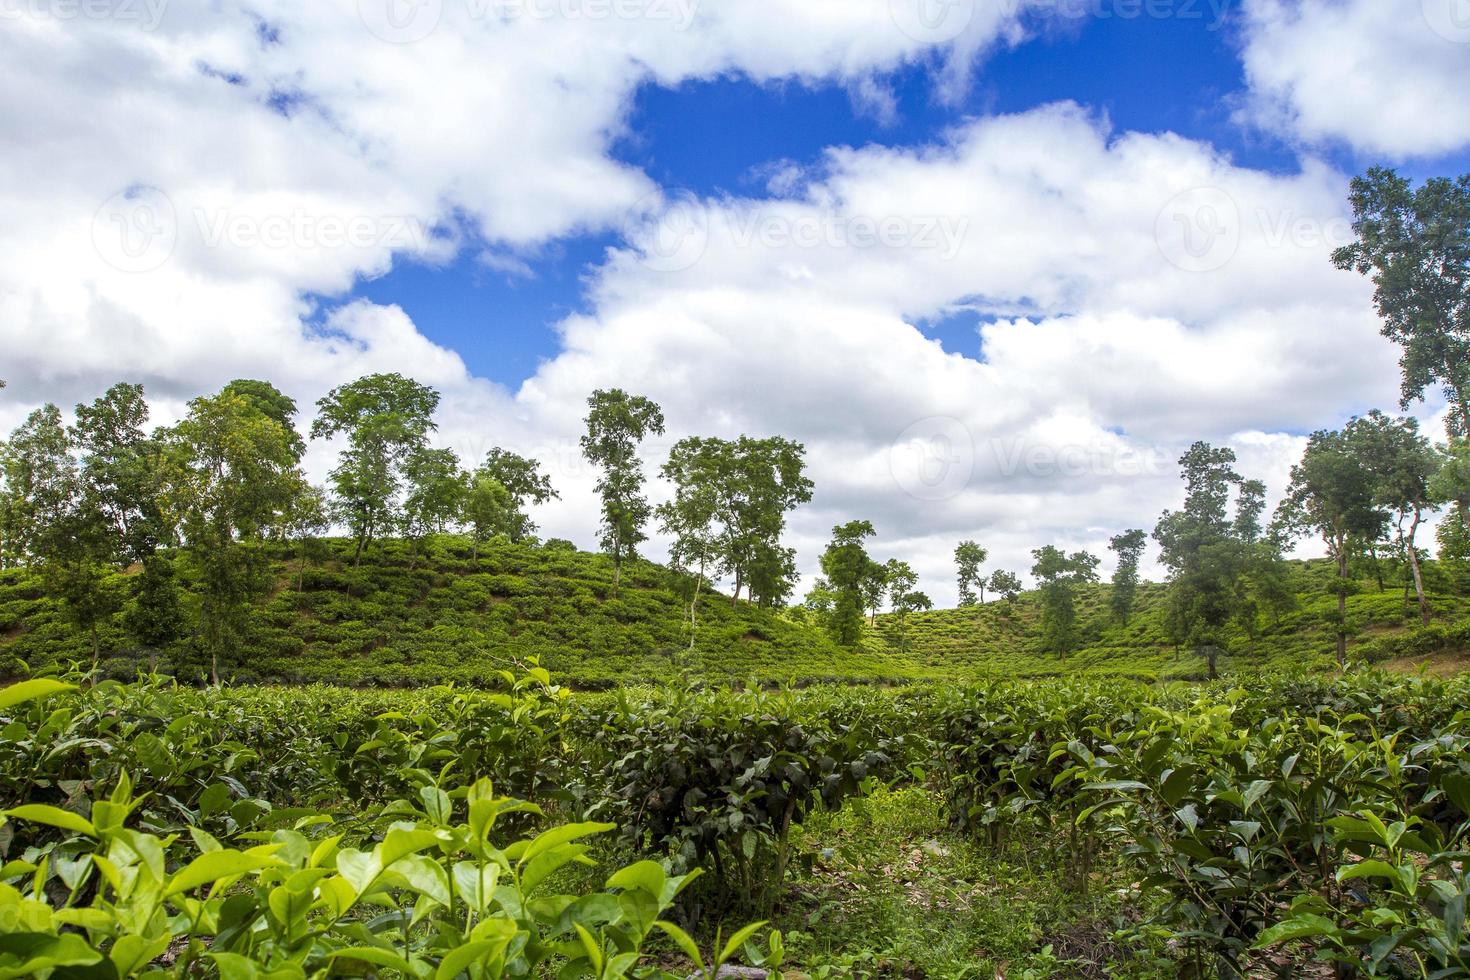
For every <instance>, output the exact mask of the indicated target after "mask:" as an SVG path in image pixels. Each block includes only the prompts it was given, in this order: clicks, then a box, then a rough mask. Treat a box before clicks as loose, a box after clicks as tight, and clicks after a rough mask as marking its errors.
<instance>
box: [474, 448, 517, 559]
mask: <svg viewBox="0 0 1470 980" xmlns="http://www.w3.org/2000/svg"><path fill="white" fill-rule="evenodd" d="M462 516H463V519H464V522H465V524H466V525H468V527H469V531H470V542H471V554H472V556H473V558H474V560H475V561H479V560H480V545H482V544H484V543H485V542H487V541H489V540H490V539H491V538H494V537H496V536H497V535H502V534H503V535H505V536H506V537H507V538H508V537H510V536H511V533H512V532H513V531H515V530H516V529H517V528H518V527H521V526H522V525H521V514H520V508H518V507H517V506H516V498H515V497H514V496H512V495H511V492H510V491H509V490H507V489H506V488H505V484H503V483H501V482H500V481H499V480H497V479H495V477H493V476H491V475H490V474H489V473H488V472H486V470H485V468H484V467H481V468H480V469H478V470H476V471H475V472H474V474H473V475H471V476H470V479H469V485H468V486H467V487H466V488H465V495H464V512H463V515H462Z"/></svg>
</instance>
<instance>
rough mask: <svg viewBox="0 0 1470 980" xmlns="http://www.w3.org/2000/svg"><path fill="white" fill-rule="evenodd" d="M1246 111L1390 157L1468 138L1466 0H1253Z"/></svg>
mask: <svg viewBox="0 0 1470 980" xmlns="http://www.w3.org/2000/svg"><path fill="white" fill-rule="evenodd" d="M1244 15H1245V17H1244V19H1245V23H1244V41H1245V45H1244V52H1243V57H1244V61H1245V72H1246V80H1247V83H1248V85H1249V87H1250V96H1249V98H1248V100H1247V103H1246V106H1245V108H1244V110H1243V112H1242V118H1243V119H1245V120H1248V121H1251V122H1255V123H1256V124H1258V125H1262V126H1264V127H1266V128H1268V129H1271V130H1274V131H1276V132H1279V133H1283V134H1286V135H1288V136H1290V137H1293V138H1295V139H1298V140H1300V141H1302V142H1305V143H1307V144H1322V143H1329V142H1341V143H1346V144H1348V145H1350V146H1352V147H1353V148H1355V149H1357V150H1360V151H1363V152H1367V153H1374V154H1381V155H1384V156H1387V157H1389V158H1392V159H1403V158H1407V157H1415V156H1433V155H1436V154H1445V153H1451V152H1454V151H1456V150H1459V149H1461V148H1463V147H1465V146H1467V145H1470V113H1467V112H1466V111H1465V93H1466V92H1467V91H1470V4H1467V3H1466V0H1248V2H1247V3H1246V5H1245V8H1244Z"/></svg>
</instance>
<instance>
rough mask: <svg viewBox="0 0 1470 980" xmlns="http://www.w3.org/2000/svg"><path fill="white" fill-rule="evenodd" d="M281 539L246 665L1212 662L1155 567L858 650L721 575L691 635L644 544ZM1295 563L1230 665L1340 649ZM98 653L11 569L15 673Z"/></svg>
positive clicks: (149, 656)
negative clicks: (617, 571) (1123, 597)
mask: <svg viewBox="0 0 1470 980" xmlns="http://www.w3.org/2000/svg"><path fill="white" fill-rule="evenodd" d="M265 557H266V558H267V559H268V561H269V563H270V566H269V567H270V570H269V575H270V581H271V589H270V591H269V594H268V596H267V597H266V598H265V599H263V600H262V601H260V602H258V603H257V604H255V606H254V607H253V608H252V609H251V613H250V616H249V619H248V622H247V623H246V624H245V625H244V638H243V641H242V642H241V643H240V645H239V652H238V655H237V656H236V657H235V658H234V660H233V662H232V663H230V664H228V665H226V668H225V674H226V675H227V676H229V677H231V678H233V679H235V680H239V681H246V682H281V683H302V682H312V681H324V682H332V683H340V684H349V685H405V684H433V683H440V682H457V683H467V684H478V683H484V682H486V681H488V680H490V679H492V678H493V677H494V676H495V674H496V672H497V671H499V670H503V669H507V668H509V667H511V666H513V665H514V664H516V663H525V662H527V661H528V660H529V659H530V658H533V657H534V658H537V659H538V660H539V661H540V663H541V665H542V666H544V667H546V668H547V669H548V670H550V671H552V672H553V673H554V674H556V675H557V676H558V678H559V679H561V680H563V681H565V682H567V683H571V684H573V685H576V686H580V687H606V686H611V685H613V684H618V683H637V682H641V681H650V680H657V679H668V678H671V677H681V676H687V677H688V678H690V679H691V680H697V679H707V680H712V681H730V680H747V679H760V680H763V681H796V682H799V683H812V682H817V681H823V680H836V681H895V682H897V681H905V680H917V679H924V678H949V677H973V676H978V675H999V676H1022V677H1048V676H1058V675H1070V674H1077V673H1092V674H1115V675H1126V676H1134V677H1140V678H1149V679H1151V678H1163V679H1176V678H1177V679H1183V678H1197V677H1201V676H1203V674H1204V665H1203V663H1202V662H1201V660H1200V658H1198V657H1197V656H1195V655H1194V654H1193V653H1192V652H1190V651H1187V650H1186V651H1177V650H1175V648H1174V647H1173V645H1172V644H1171V643H1170V641H1169V639H1168V636H1167V633H1166V631H1165V628H1164V619H1163V599H1164V587H1163V586H1161V585H1157V584H1151V583H1144V584H1143V585H1142V586H1141V587H1140V589H1139V595H1138V603H1137V609H1136V611H1135V613H1134V615H1133V617H1132V618H1131V620H1130V622H1129V623H1128V625H1126V626H1124V625H1121V624H1119V623H1116V622H1114V621H1113V620H1112V617H1111V616H1110V615H1109V613H1108V611H1107V596H1108V587H1107V586H1105V585H1100V586H1094V587H1091V588H1089V589H1086V590H1085V591H1084V592H1083V593H1082V594H1081V595H1080V596H1079V602H1078V614H1079V625H1080V627H1081V632H1082V635H1083V643H1082V646H1081V648H1080V649H1079V650H1077V651H1076V652H1075V653H1073V654H1072V655H1071V656H1069V657H1066V658H1060V657H1057V656H1055V655H1053V654H1050V653H1046V652H1043V651H1042V650H1041V649H1040V639H1039V637H1040V631H1039V629H1038V624H1037V620H1038V616H1039V608H1038V604H1037V601H1036V597H1035V596H1034V595H1032V594H1029V593H1027V594H1022V595H1021V596H1020V597H1018V598H1017V599H1016V600H1015V601H1014V602H1012V603H1007V602H1004V601H991V602H989V603H987V604H985V605H983V606H977V607H972V608H968V609H947V610H936V611H933V612H927V613H916V614H913V615H911V616H910V617H908V621H907V624H906V633H907V637H906V638H905V637H904V636H902V635H901V633H902V632H903V631H901V628H900V624H899V622H898V621H897V620H896V618H895V617H893V616H891V615H883V616H879V617H878V618H877V622H876V625H875V626H874V627H872V628H869V629H867V630H866V631H865V636H864V641H863V643H862V645H861V647H860V648H859V649H857V650H844V649H842V648H839V647H837V646H836V645H835V644H833V642H832V641H831V639H830V638H829V637H828V636H827V634H826V632H825V631H824V630H823V629H821V628H820V627H819V626H818V625H817V624H815V623H813V622H809V621H807V620H806V618H805V617H804V616H803V615H802V612H801V611H800V610H793V611H791V612H788V613H785V614H777V613H772V612H769V611H766V610H762V609H757V608H754V607H751V606H750V605H748V604H746V603H740V604H739V605H737V606H732V605H731V603H730V601H729V598H728V597H727V596H722V595H719V594H718V593H715V594H707V595H706V596H704V597H703V598H702V599H701V602H700V628H699V631H698V636H697V639H696V642H695V645H694V648H693V649H692V650H690V649H689V648H688V632H687V627H686V625H685V622H684V609H683V605H682V602H681V600H680V599H679V598H678V596H677V594H676V591H675V589H676V583H675V581H674V579H673V577H672V576H671V574H670V573H669V572H668V571H667V570H666V569H664V568H662V567H661V566H658V565H655V564H652V563H648V562H638V563H635V564H633V565H632V566H630V567H628V568H626V569H625V571H624V575H623V584H622V589H621V594H619V595H616V596H615V595H614V594H613V588H612V566H611V563H610V562H609V560H608V559H607V558H605V557H604V556H602V555H598V554H589V553H585V552H578V551H575V550H572V549H571V548H570V547H569V546H567V545H565V544H563V545H561V546H558V545H555V544H553V545H550V546H541V545H515V544H509V543H499V544H492V545H489V546H487V547H485V548H482V549H481V552H480V554H479V556H478V558H476V557H474V556H472V554H471V550H470V546H469V543H468V542H467V541H465V540H463V539H459V538H454V537H445V538H441V539H438V540H436V541H434V542H433V543H432V544H431V545H430V546H429V553H428V554H427V556H421V557H419V558H418V560H414V559H413V558H412V556H411V555H410V554H409V551H408V549H407V548H406V546H405V545H403V544H402V543H401V542H396V541H389V542H384V543H381V544H379V545H376V546H374V548H373V549H372V550H371V551H370V552H369V553H368V554H367V555H366V556H365V557H364V559H363V561H362V563H361V565H360V566H359V567H354V566H353V564H352V562H351V560H350V549H349V546H348V544H347V543H346V542H342V541H328V542H325V547H324V548H323V551H322V553H321V554H319V555H318V556H317V557H316V560H315V561H314V562H310V563H307V564H305V565H304V566H303V565H302V564H301V562H300V559H299V556H298V555H297V554H296V552H295V551H294V549H292V548H288V547H287V546H284V545H272V546H268V547H267V548H266V550H265ZM178 567H179V572H180V576H181V579H182V580H183V581H184V583H185V584H186V585H187V583H188V576H189V574H190V570H189V569H188V568H187V567H185V566H184V564H183V563H182V562H179V563H178ZM132 574H135V573H129V574H124V575H118V576H114V578H113V580H112V581H111V583H110V585H111V588H113V589H115V590H116V591H117V593H118V594H119V595H128V594H131V591H132V589H131V583H130V582H129V581H128V580H129V579H130V578H131V577H132ZM1295 574H1296V576H1297V579H1298V581H1297V583H1296V588H1297V592H1298V602H1297V607H1296V609H1295V610H1294V611H1292V612H1291V613H1289V614H1287V615H1285V616H1283V617H1282V619H1281V621H1280V622H1279V623H1276V624H1270V625H1267V626H1265V627H1263V629H1262V631H1261V634H1260V636H1259V637H1258V638H1257V640H1256V643H1255V646H1254V651H1253V652H1252V651H1251V650H1237V651H1236V652H1235V653H1233V654H1232V655H1230V656H1228V657H1226V658H1224V659H1223V660H1222V662H1221V668H1222V669H1223V670H1242V669H1250V668H1252V667H1285V666H1290V667H1303V666H1305V667H1321V668H1326V667H1330V666H1331V665H1332V663H1333V634H1332V630H1331V626H1330V616H1331V614H1332V599H1331V598H1330V597H1329V595H1328V593H1327V590H1326V587H1325V586H1326V583H1327V576H1328V570H1327V569H1325V568H1324V567H1322V566H1321V565H1320V563H1318V564H1309V563H1299V564H1298V565H1297V566H1296V571H1295ZM298 582H299V585H300V588H299V590H298ZM1446 586H1447V583H1441V587H1442V588H1445V587H1446ZM1361 588H1362V589H1363V590H1364V591H1363V592H1361V593H1360V594H1358V595H1355V596H1353V597H1352V598H1351V600H1350V606H1349V609H1350V619H1351V621H1352V626H1353V630H1354V633H1355V637H1354V640H1353V644H1352V653H1353V655H1354V656H1355V657H1359V658H1363V659H1371V660H1375V661H1378V660H1387V659H1391V658H1393V657H1394V656H1398V655H1403V656H1425V655H1431V654H1433V655H1437V656H1438V655H1441V654H1445V653H1446V651H1448V652H1449V653H1450V654H1453V653H1454V652H1455V651H1458V650H1459V649H1462V648H1464V647H1465V646H1467V645H1470V644H1467V643H1466V642H1465V641H1464V640H1465V638H1464V636H1462V634H1464V633H1465V632H1466V629H1470V600H1467V599H1466V598H1463V597H1460V596H1456V595H1450V594H1447V593H1446V592H1440V593H1438V594H1436V595H1435V596H1434V605H1435V609H1436V612H1437V616H1438V619H1439V622H1438V623H1437V624H1436V625H1435V626H1433V627H1431V628H1430V629H1429V630H1428V631H1424V630H1421V629H1419V628H1418V626H1417V619H1416V617H1415V616H1414V615H1413V613H1412V611H1411V610H1408V609H1407V608H1406V606H1405V604H1404V596H1403V593H1402V590H1393V589H1389V590H1387V591H1382V592H1380V591H1378V590H1377V588H1376V585H1375V584H1374V583H1372V582H1365V583H1362V585H1361ZM193 604H197V598H195V597H194V596H192V595H189V594H187V593H186V595H185V613H186V616H185V618H186V620H189V621H193V619H194V617H193V616H192V615H189V613H191V612H192V609H191V608H190V606H191V605H193ZM124 616H125V612H123V613H119V614H118V615H116V616H114V617H113V618H112V620H111V622H110V623H109V624H108V625H107V626H106V627H105V628H104V629H103V631H102V650H103V663H102V667H103V670H104V672H105V673H106V674H107V675H109V676H114V677H119V678H128V677H132V676H134V675H135V674H136V673H137V672H138V671H139V670H140V669H158V670H161V671H164V672H168V673H173V674H176V675H178V676H179V677H181V678H183V679H187V680H195V679H199V678H201V677H203V676H204V675H205V674H206V672H207V666H206V662H205V660H204V658H203V656H202V655H201V654H200V653H199V652H198V648H197V644H196V643H194V642H193V640H192V639H191V638H189V637H184V638H181V639H180V640H179V641H177V642H175V643H172V644H170V645H168V646H167V647H165V648H164V649H161V650H157V651H144V650H138V649H137V648H136V645H135V644H134V643H132V641H130V639H129V637H128V634H127V632H126V630H125V629H124V628H123V623H124ZM1459 624H1466V625H1465V626H1461V625H1459ZM89 659H90V647H89V644H88V643H87V641H86V640H85V639H84V638H83V637H81V636H80V635H78V634H77V632H76V631H75V630H74V629H73V628H72V627H70V626H69V625H68V624H67V622H66V620H65V618H64V617H63V615H62V609H61V606H60V604H59V603H57V602H56V601H54V600H52V599H49V598H47V597H46V596H45V594H44V590H43V588H42V585H41V582H40V581H39V579H38V578H37V577H36V576H34V575H31V574H28V573H26V572H24V571H16V570H11V571H6V572H0V674H3V675H5V676H11V677H14V676H20V675H24V674H27V673H30V672H31V671H34V670H40V669H47V668H50V667H53V666H65V665H66V663H67V662H69V661H77V662H86V661H87V660H89ZM1440 659H1441V661H1442V660H1443V657H1442V656H1441V657H1440ZM1437 663H1439V661H1437ZM1441 666H1443V665H1442V664H1441Z"/></svg>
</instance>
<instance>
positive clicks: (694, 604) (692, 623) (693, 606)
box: [689, 562, 704, 650]
mask: <svg viewBox="0 0 1470 980" xmlns="http://www.w3.org/2000/svg"><path fill="white" fill-rule="evenodd" d="M703 583H704V563H703V562H701V563H700V565H699V574H698V575H697V576H695V579H694V598H693V599H690V600H689V649H691V650H693V649H694V631H695V629H697V628H698V625H699V624H698V622H697V620H696V618H695V617H696V616H697V615H698V609H699V587H700V585H702V584H703Z"/></svg>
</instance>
